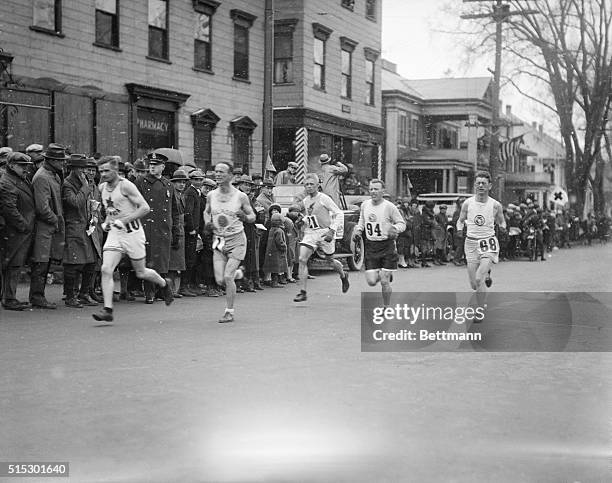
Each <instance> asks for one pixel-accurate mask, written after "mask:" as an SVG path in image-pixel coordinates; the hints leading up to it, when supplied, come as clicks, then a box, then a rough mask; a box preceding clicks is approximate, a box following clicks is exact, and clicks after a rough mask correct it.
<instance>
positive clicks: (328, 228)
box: [293, 173, 350, 302]
mask: <svg viewBox="0 0 612 483" xmlns="http://www.w3.org/2000/svg"><path fill="white" fill-rule="evenodd" d="M318 188H319V177H318V176H317V175H316V174H314V173H309V174H307V175H306V177H305V178H304V189H305V191H306V197H305V198H304V199H303V200H302V203H303V205H304V208H305V217H304V221H305V223H306V225H305V229H304V237H303V238H302V241H301V242H300V283H302V284H303V285H302V286H303V288H302V290H300V293H298V294H297V295H296V297H295V298H294V299H293V301H294V302H305V301H306V300H307V295H306V284H307V282H308V260H309V259H310V257H311V256H312V254H313V253H314V252H315V251H316V252H317V254H318V255H319V256H321V257H323V258H326V259H327V260H329V261H330V262H331V264H332V265H333V267H334V270H335V271H336V272H338V275H340V280H341V281H342V293H346V292H348V289H349V286H350V285H349V278H348V272H345V271H344V270H343V268H342V263H340V262H339V261H338V260H336V259H334V258H333V254H334V251H335V234H336V231H337V229H338V215H341V214H342V211H341V210H340V208H338V205H336V203H334V202H333V200H332V199H331V198H330V197H329V196H327V195H326V194H325V193H320V192H319V191H318Z"/></svg>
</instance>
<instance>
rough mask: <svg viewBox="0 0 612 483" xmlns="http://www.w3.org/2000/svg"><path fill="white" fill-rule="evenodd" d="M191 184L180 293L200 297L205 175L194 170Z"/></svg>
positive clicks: (187, 195) (186, 203) (190, 176)
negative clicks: (199, 248) (199, 256)
mask: <svg viewBox="0 0 612 483" xmlns="http://www.w3.org/2000/svg"><path fill="white" fill-rule="evenodd" d="M189 180H190V181H191V184H190V185H189V186H188V187H187V188H186V189H185V192H184V194H183V198H184V199H185V274H184V275H183V276H182V277H181V289H180V291H179V293H180V294H181V295H183V296H184V297H194V296H196V295H198V284H197V280H196V265H197V251H196V248H197V245H198V236H199V233H200V224H201V223H202V222H203V219H202V212H203V210H202V209H201V199H202V198H201V189H202V184H203V183H204V173H202V171H201V170H199V169H194V170H193V171H192V172H191V173H189Z"/></svg>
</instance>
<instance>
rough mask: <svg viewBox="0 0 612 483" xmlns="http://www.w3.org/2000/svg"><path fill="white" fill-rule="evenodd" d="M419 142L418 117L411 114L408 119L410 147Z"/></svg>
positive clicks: (415, 146) (415, 145)
mask: <svg viewBox="0 0 612 483" xmlns="http://www.w3.org/2000/svg"><path fill="white" fill-rule="evenodd" d="M418 144H419V118H418V117H416V116H412V119H411V120H410V147H411V148H417V147H418Z"/></svg>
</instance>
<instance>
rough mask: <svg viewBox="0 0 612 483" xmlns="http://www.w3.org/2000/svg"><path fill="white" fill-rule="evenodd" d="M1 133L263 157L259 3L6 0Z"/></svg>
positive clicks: (240, 158) (196, 154)
mask: <svg viewBox="0 0 612 483" xmlns="http://www.w3.org/2000/svg"><path fill="white" fill-rule="evenodd" d="M2 11H3V13H2V17H1V18H0V31H2V36H1V37H0V48H1V49H2V55H0V114H1V116H0V144H1V145H8V146H10V147H12V148H13V149H14V150H22V149H24V148H25V147H26V146H27V145H29V144H31V143H40V144H44V145H46V144H47V143H49V142H52V141H53V142H59V143H62V144H65V145H67V146H68V147H69V148H70V149H71V150H72V151H73V152H83V153H94V152H100V153H102V154H118V155H121V156H122V157H123V158H124V159H126V160H134V159H136V158H137V157H140V156H142V155H143V154H144V153H146V152H147V151H149V150H151V149H154V148H157V147H175V148H179V149H180V150H181V152H182V153H183V156H184V157H187V158H188V159H191V158H192V157H193V158H194V159H195V162H196V164H198V165H199V166H201V167H202V168H204V169H207V168H209V167H210V166H211V162H213V161H214V162H217V161H232V162H234V164H235V165H236V166H239V167H242V168H243V169H244V170H245V171H248V170H249V168H251V169H252V168H253V167H254V166H260V160H261V151H262V148H261V145H262V133H261V128H262V103H263V59H264V21H263V18H264V2H252V1H248V0H223V1H218V0H182V1H177V2H169V1H167V0H130V1H126V0H80V1H71V2H67V1H62V0H25V1H24V0H4V2H3V9H2Z"/></svg>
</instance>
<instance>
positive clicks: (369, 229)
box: [365, 222, 383, 238]
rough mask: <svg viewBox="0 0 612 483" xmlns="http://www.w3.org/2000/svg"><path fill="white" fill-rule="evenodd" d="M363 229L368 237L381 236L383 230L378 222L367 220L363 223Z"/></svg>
mask: <svg viewBox="0 0 612 483" xmlns="http://www.w3.org/2000/svg"><path fill="white" fill-rule="evenodd" d="M365 229H366V234H367V235H368V237H369V238H373V237H381V236H383V232H382V230H381V228H380V223H371V222H367V223H366V224H365Z"/></svg>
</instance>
